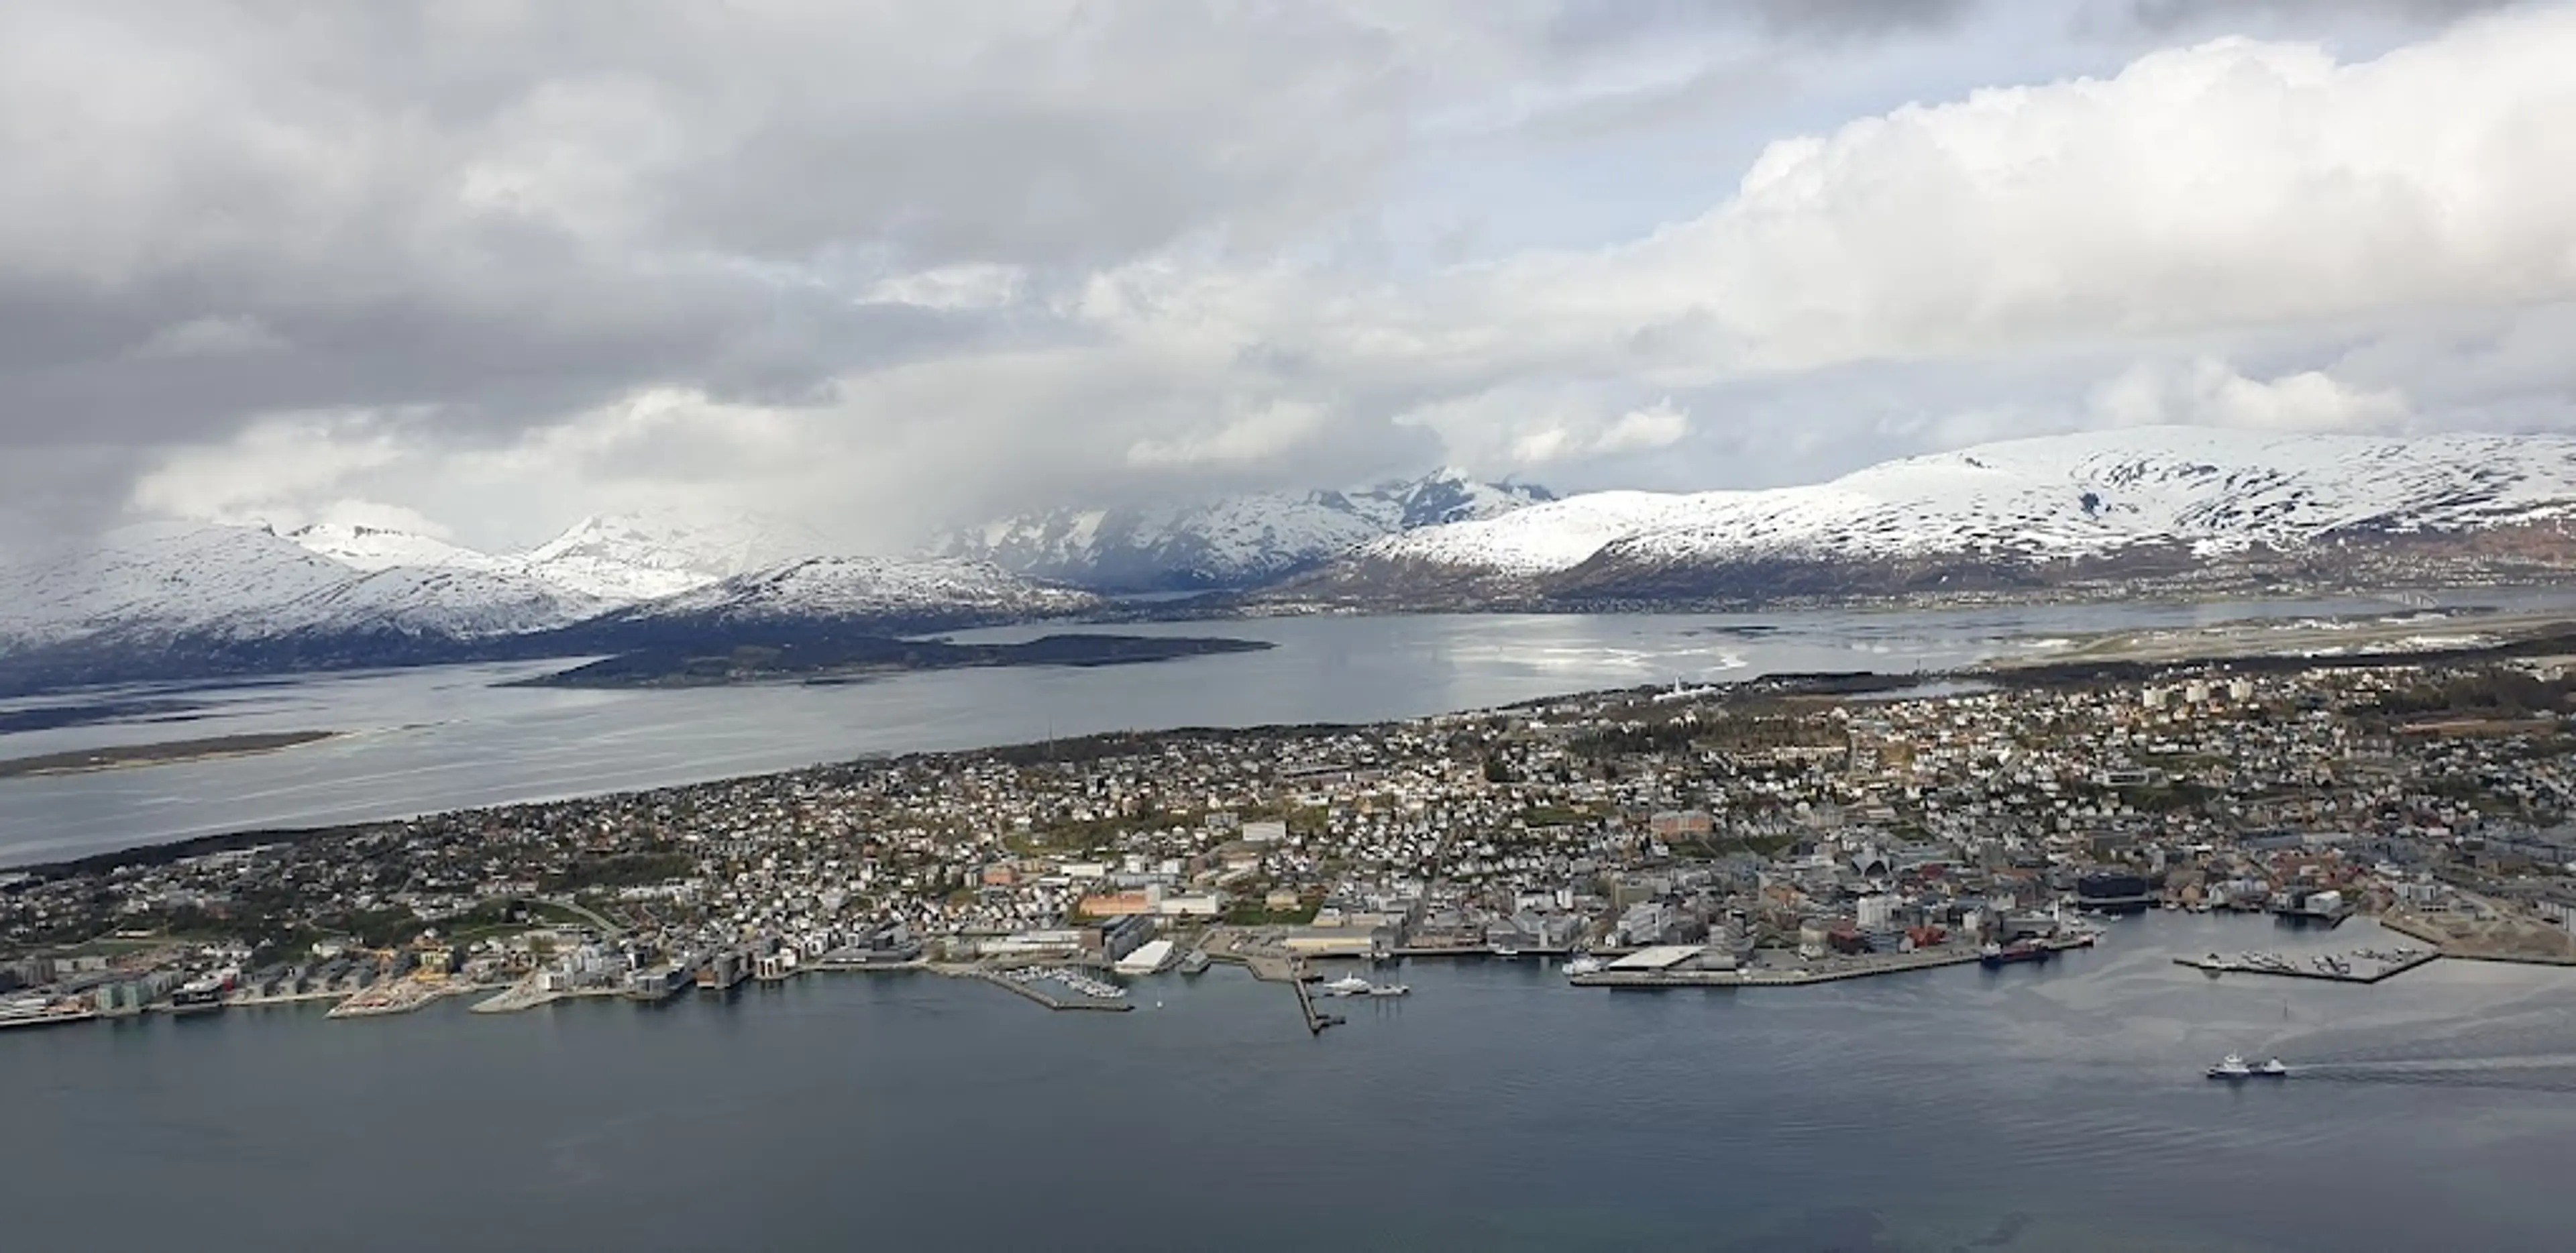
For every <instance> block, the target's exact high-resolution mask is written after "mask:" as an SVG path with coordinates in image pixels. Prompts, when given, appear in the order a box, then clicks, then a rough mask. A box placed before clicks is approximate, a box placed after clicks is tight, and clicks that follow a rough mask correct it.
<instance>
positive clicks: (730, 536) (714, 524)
mask: <svg viewBox="0 0 2576 1253" xmlns="http://www.w3.org/2000/svg"><path fill="white" fill-rule="evenodd" d="M831 550H832V546H831V544H830V542H829V541H827V540H825V539H824V538H823V537H822V536H820V535H817V534H815V533H813V532H811V531H808V530H806V529H804V528H802V527H799V526H796V525H795V524H793V523H787V522H782V521H779V520H777V519H772V518H762V517H758V516H755V515H751V514H732V515H724V516H716V517H695V516H683V515H678V514H631V513H629V514H610V515H606V516H597V517H588V518H583V519H582V520H581V521H579V522H577V523H574V524H573V526H572V529H571V530H568V531H565V532H564V533H563V534H561V535H559V536H556V537H555V538H554V539H552V540H549V541H547V542H546V543H544V544H541V545H539V546H537V547H536V548H534V549H531V550H530V551H529V552H528V553H527V554H526V561H527V563H528V568H529V569H530V570H531V571H532V572H533V573H535V574H536V576H537V577H538V578H541V579H544V580H545V581H547V582H549V583H552V584H554V585H555V586H557V587H561V588H564V589H566V590H568V591H575V592H580V593H582V594H584V595H588V596H594V597H597V598H599V599H601V600H605V601H617V602H627V603H632V602H636V601H646V600H654V599H658V598H660V597H664V596H672V595H677V594H678V593H681V592H685V591H689V590H691V589H693V588H700V587H705V586H706V585H708V584H710V583H713V582H716V581H717V580H719V579H725V578H730V577H732V576H734V575H737V574H744V573H748V572H750V571H753V570H758V569H761V568H762V567H764V566H774V565H779V564H781V563H784V562H790V561H796V560H799V559H801V558H805V557H820V556H826V555H829V554H830V553H831Z"/></svg>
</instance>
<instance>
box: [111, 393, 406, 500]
mask: <svg viewBox="0 0 2576 1253" xmlns="http://www.w3.org/2000/svg"><path fill="white" fill-rule="evenodd" d="M386 416H387V415H379V414H373V413H302V414H281V415H276V416H273V417H269V418H266V419H263V420H262V421H260V422H257V423H255V424H253V425H252V426H251V427H250V428H249V429H248V430H246V431H243V432H242V433H241V434H240V435H239V436H237V437H235V438H233V439H231V440H228V441H226V442H224V443H220V444H199V445H192V446H188V447H183V448H179V449H175V450H172V451H171V452H169V453H168V454H166V455H165V456H164V457H163V458H162V459H161V460H160V463H159V464H158V465H156V466H154V467H153V468H152V469H150V470H149V471H147V472H146V473H144V474H143V475H142V476H141V478H139V479H138V480H137V481H136V483H135V485H134V492H133V496H132V498H131V499H130V501H129V502H128V503H129V505H130V506H131V507H132V508H134V509H137V510H139V511H142V512H144V513H150V514H162V515H168V516H171V517H180V518H193V519H199V520H204V521H210V522H233V523H256V522H268V523H273V524H276V525H279V526H281V527H291V526H297V525H301V524H302V523H304V522H307V521H312V520H313V519H312V518H311V517H310V516H309V515H310V510H309V508H308V506H307V505H306V504H305V503H304V502H306V501H309V500H312V499H315V498H324V499H328V498H329V497H330V494H332V493H336V492H337V491H338V490H339V489H340V487H341V485H342V484H344V483H346V482H347V481H348V480H349V479H350V478H352V477H353V476H356V475H358V474H360V473H362V472H364V471H367V470H371V469H376V468H380V467H384V466H390V465H393V464H395V463H396V462H398V461H400V460H402V459H403V457H404V451H405V450H404V448H403V446H402V443H401V441H400V440H399V439H398V438H397V436H396V435H395V434H394V433H393V431H392V429H391V428H390V424H389V423H388V422H387V421H386V420H385V419H386Z"/></svg>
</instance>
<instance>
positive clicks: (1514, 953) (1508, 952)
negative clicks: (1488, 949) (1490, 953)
mask: <svg viewBox="0 0 2576 1253" xmlns="http://www.w3.org/2000/svg"><path fill="white" fill-rule="evenodd" d="M1520 955H1521V951H1520V950H1519V949H1516V948H1509V947H1505V946H1503V945H1499V944H1498V945H1495V946H1494V956H1496V957H1518V956H1520Z"/></svg>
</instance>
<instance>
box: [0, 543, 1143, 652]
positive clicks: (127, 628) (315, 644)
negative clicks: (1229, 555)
mask: <svg viewBox="0 0 2576 1253" xmlns="http://www.w3.org/2000/svg"><path fill="white" fill-rule="evenodd" d="M818 546H819V541H817V540H813V539H812V538H811V537H810V536H808V535H806V534H805V533H803V532H800V531H797V530H795V529H793V528H788V527H780V526H777V525H774V524H767V523H762V522H760V521H758V520H756V519H734V520H729V521H720V522H719V523H718V524H717V525H715V526H713V527H710V528H708V529H705V530H692V529H689V528H688V527H687V526H685V525H683V524H679V523H674V522H670V521H668V520H649V519H640V518H632V517H628V518H591V519H584V520H583V521H582V523H581V524H579V525H578V526H575V527H574V528H573V529H572V530H571V531H568V532H566V533H565V535H564V536H563V537H561V538H559V539H557V540H555V541H553V542H552V543H549V544H546V545H544V546H541V547H539V548H537V549H535V550H532V551H530V552H527V553H501V554H493V553H482V552H477V551H475V550H472V549H469V548H464V547H461V546H458V545H454V544H450V543H447V542H445V541H442V540H438V539H434V538H430V537H427V536H421V535H413V534H407V533H405V532H401V531H394V530H386V529H382V528H372V527H348V526H312V527H306V528H302V529H300V530H298V531H295V532H293V533H291V534H289V535H279V534H277V533H275V532H273V531H271V530H270V529H269V528H267V527H261V526H223V525H204V524H192V523H176V522H155V523H147V524H142V525H138V526H133V527H128V528H124V529H121V530H118V531H114V532H111V533H109V534H108V535H106V536H104V537H102V538H101V539H100V540H98V541H96V542H94V543H92V544H90V545H88V546H87V547H85V548H83V549H81V550H78V551H75V552H71V553H68V554H63V555H58V556H55V557H52V558H49V559H47V560H44V561H40V562H34V563H28V564H21V565H17V566H11V567H0V690H8V691H26V690H35V689H38V688H42V687H47V686H57V685H65V684H74V683H91V682H111V681H126V680H136V679H176V678H190V677H199V676H203V675H209V674H229V673H246V672H257V671H263V670H276V669H312V668H338V667H349V666H382V665H407V664H418V663H423V662H437V661H459V660H469V659H474V658H493V657H515V656H540V655H570V654H574V653H584V652H597V651H614V650H616V649H618V648H622V647H626V646H627V645H628V644H629V643H630V642H632V641H634V640H636V639H639V638H642V639H650V640H651V641H653V642H656V643H673V642H686V643H690V644H693V645H694V644H708V645H710V646H723V645H724V644H726V643H728V642H730V638H729V637H727V633H728V632H733V631H737V630H738V629H741V628H758V629H760V630H763V631H768V632H772V633H779V632H784V633H787V634H790V635H793V634H796V633H798V632H800V631H802V630H804V629H805V628H809V627H810V628H815V629H822V630H850V629H855V630H859V631H862V632H868V631H896V630H912V629H925V628H933V627H952V626H968V625H977V624H982V623H989V622H1000V621H1008V620H1013V619H1017V618H1023V617H1039V616H1050V615H1057V614H1063V613H1068V612H1074V611H1078V610H1081V609H1084V608H1088V607H1090V606H1092V605H1093V604H1095V603H1096V601H1095V599H1094V598H1093V597H1091V596H1089V595H1087V594H1084V593H1080V592H1073V591H1069V590H1066V589H1062V588H1052V587H1044V586H1040V585H1038V584H1035V583H1032V582H1030V581H1028V580H1025V579H1022V578H1019V577H1018V576H1015V575H1011V574H1008V573H1006V572H1004V571H1001V570H999V569H997V568H994V567H992V566H990V565H983V564H977V563H970V562H961V561H944V560H921V561H910V560H892V559H882V560H881V559H868V558H850V557H811V556H804V557H792V558H789V559H787V560H784V561H776V562H770V561H768V560H767V559H768V558H769V557H770V556H772V555H773V554H775V553H778V552H781V551H789V552H792V551H795V550H797V549H800V548H802V549H812V548H814V547H818Z"/></svg>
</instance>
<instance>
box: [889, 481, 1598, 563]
mask: <svg viewBox="0 0 2576 1253" xmlns="http://www.w3.org/2000/svg"><path fill="white" fill-rule="evenodd" d="M1553 499H1555V497H1554V495H1553V494H1552V493H1550V492H1549V491H1548V490H1547V489H1546V488H1543V487H1538V486H1535V485H1531V484H1524V483H1500V484H1498V483H1482V482H1478V481H1476V480H1475V479H1473V478H1470V477H1469V476H1467V475H1466V474H1464V473H1462V472H1459V471H1456V470H1443V471H1441V472H1439V473H1437V474H1433V475H1430V476H1428V477H1425V478H1421V479H1415V480H1410V481H1402V482H1391V483H1380V484H1377V485H1374V486H1371V487H1364V488H1355V489H1352V490H1349V491H1317V492H1308V493H1305V494H1303V495H1297V494H1290V493H1270V494H1262V495H1250V496H1234V497H1229V498H1226V499H1222V500H1216V501H1209V502H1204V503H1200V504H1193V505H1177V506H1158V507H1151V508H1123V509H1059V510H1056V511H1054V512H1051V513H1036V514H1026V515H1022V516H1020V517H1015V518H1005V519H1003V520H1001V521H998V522H993V523H990V524H987V525H985V526H981V527H976V528H972V529H969V530H963V531H957V532H954V533H951V534H949V535H947V536H944V537H942V538H941V539H940V540H939V541H938V542H937V543H936V544H934V545H933V546H932V551H933V552H934V553H936V554H938V555H940V556H946V557H962V558H969V559H973V560H980V561H990V562H992V563H994V564H996V565H999V566H1001V567H1003V568H1004V569H1007V570H1011V571H1014V572H1017V573H1020V574H1024V575H1028V576H1030V577H1032V578H1039V579H1047V580H1052V581H1055V582H1060V583H1069V584H1072V585H1074V586H1076V587H1084V588H1090V589H1092V590H1095V591H1102V592H1113V593H1116V592H1166V591H1200V590H1207V589H1212V588H1241V587H1252V586H1257V585H1259V584H1262V583H1267V582H1271V581H1273V580H1275V579H1278V578H1280V577H1282V576H1285V575H1288V574H1292V573H1294V572H1296V571H1299V570H1303V569H1306V568H1308V567H1311V566H1313V565H1315V564H1316V563H1318V562H1321V561H1324V560H1327V559H1329V558H1331V557H1333V556H1335V555H1337V554H1340V553H1342V552H1345V551H1348V550H1349V549H1351V548H1353V547H1355V546H1357V545H1360V544H1363V543H1366V542H1368V541H1370V540H1373V539H1377V538H1379V537H1381V536H1386V535H1393V534H1399V533H1402V532H1405V531H1410V530H1413V529H1415V528H1417V527H1425V526H1437V525H1440V524H1443V523H1450V522H1464V521H1470V520H1474V519H1479V518H1492V517H1499V516H1501V515H1503V514H1506V513H1509V512H1511V511H1513V510H1515V509H1519V508H1522V507H1524V506H1527V505H1531V504H1535V503H1538V502H1541V501H1547V500H1553Z"/></svg>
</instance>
